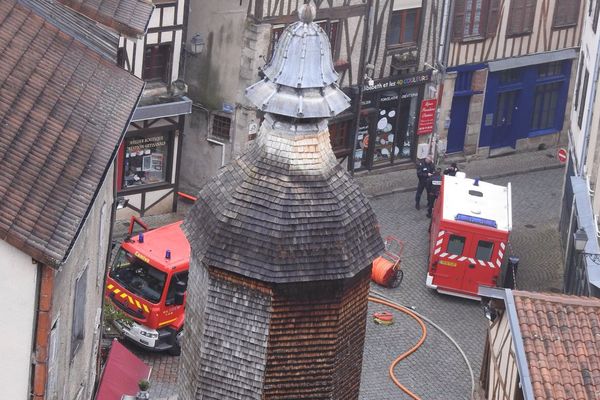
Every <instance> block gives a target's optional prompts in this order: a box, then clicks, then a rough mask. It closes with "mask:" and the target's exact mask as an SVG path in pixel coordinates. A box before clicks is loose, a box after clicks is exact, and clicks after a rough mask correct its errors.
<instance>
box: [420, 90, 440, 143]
mask: <svg viewBox="0 0 600 400" xmlns="http://www.w3.org/2000/svg"><path fill="white" fill-rule="evenodd" d="M436 108H437V99H429V100H423V101H422V102H421V111H420V112H419V125H418V127H417V135H426V134H428V133H431V132H433V125H434V124H435V110H436Z"/></svg>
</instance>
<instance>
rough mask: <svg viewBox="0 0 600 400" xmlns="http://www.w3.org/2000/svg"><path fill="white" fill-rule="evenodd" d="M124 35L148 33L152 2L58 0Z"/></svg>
mask: <svg viewBox="0 0 600 400" xmlns="http://www.w3.org/2000/svg"><path fill="white" fill-rule="evenodd" d="M58 1H59V2H61V3H63V4H65V5H67V6H69V7H71V8H72V9H74V10H77V11H79V12H80V13H82V14H84V15H86V16H87V17H89V18H91V19H93V20H95V21H98V22H100V23H102V24H104V25H107V26H110V27H111V28H114V29H116V30H117V31H119V32H120V33H122V34H125V35H129V36H140V35H143V34H144V33H146V28H147V27H148V22H149V21H150V16H151V15H152V10H154V6H153V5H152V2H151V1H150V0H58Z"/></svg>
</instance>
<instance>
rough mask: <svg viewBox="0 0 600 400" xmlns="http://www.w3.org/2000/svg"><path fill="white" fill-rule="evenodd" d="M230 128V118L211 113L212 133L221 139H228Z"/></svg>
mask: <svg viewBox="0 0 600 400" xmlns="http://www.w3.org/2000/svg"><path fill="white" fill-rule="evenodd" d="M230 130H231V118H229V117H224V116H222V115H213V122H212V135H213V136H216V137H218V138H221V139H225V140H229V132H230Z"/></svg>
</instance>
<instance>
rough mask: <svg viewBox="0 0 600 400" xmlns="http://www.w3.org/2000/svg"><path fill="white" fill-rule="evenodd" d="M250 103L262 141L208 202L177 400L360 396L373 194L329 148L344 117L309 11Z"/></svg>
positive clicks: (378, 246)
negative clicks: (332, 129) (334, 125)
mask: <svg viewBox="0 0 600 400" xmlns="http://www.w3.org/2000/svg"><path fill="white" fill-rule="evenodd" d="M298 14H299V17H300V21H298V22H296V23H293V24H291V25H289V26H288V27H287V28H286V29H285V30H284V32H283V33H282V34H281V37H280V39H279V42H278V44H277V47H276V49H275V52H274V55H273V58H272V60H271V61H270V62H269V64H268V65H266V66H265V68H264V74H265V77H264V79H263V80H261V81H260V82H257V83H256V84H254V85H252V86H250V87H249V88H248V89H247V91H246V95H247V96H248V98H249V99H250V101H252V102H253V103H254V104H255V105H256V106H257V107H258V108H259V109H261V110H263V111H264V112H265V113H266V114H265V118H264V122H263V123H262V125H261V128H260V131H259V134H258V137H257V139H256V140H255V141H254V142H253V143H252V145H251V146H250V147H249V149H248V150H247V151H246V152H245V153H243V154H242V155H241V156H240V157H239V158H237V159H235V160H234V161H232V162H231V163H230V164H229V165H227V166H226V167H224V168H222V169H221V171H220V173H219V174H218V175H217V176H216V177H215V178H214V179H213V180H212V181H211V182H209V183H208V184H207V185H206V186H205V187H204V188H203V189H202V191H201V192H200V195H199V200H198V201H197V202H196V204H195V205H194V207H193V208H192V210H191V211H190V213H189V214H188V216H187V218H186V221H185V224H184V230H185V232H186V234H187V236H188V239H189V241H190V245H191V249H192V256H191V260H190V275H189V283H188V298H187V306H186V307H187V308H186V327H185V338H184V342H183V348H182V356H181V357H182V359H181V365H180V381H179V387H180V393H179V397H180V399H184V400H192V399H194V400H198V399H244V400H245V399H301V398H309V397H310V398H327V399H340V400H341V399H343V400H352V399H358V393H359V386H360V376H361V367H362V353H363V344H364V336H365V323H366V312H367V297H368V292H369V280H370V273H371V265H372V261H373V259H374V258H376V257H377V256H378V255H379V254H380V253H381V252H382V251H383V242H382V240H381V237H380V235H379V232H378V230H377V221H376V218H375V214H374V213H373V211H372V209H371V207H370V205H369V203H368V201H367V199H366V197H365V196H364V194H363V193H362V192H361V190H360V189H359V187H358V185H356V184H355V183H354V182H353V181H352V178H351V177H350V175H349V174H348V173H347V172H346V170H345V169H344V167H343V166H342V165H340V164H339V163H338V162H337V160H336V158H335V155H334V154H333V151H332V149H331V145H330V141H329V131H328V128H327V119H328V118H330V117H332V116H334V115H336V114H338V113H340V112H341V111H343V110H344V109H346V108H347V107H348V106H349V99H348V98H347V97H346V96H345V95H344V94H343V93H342V92H341V90H340V89H339V87H338V86H337V84H336V81H337V79H338V76H337V74H336V72H335V70H334V68H333V63H332V59H331V50H330V44H329V41H328V38H327V35H326V34H325V32H324V31H323V30H322V29H321V28H320V27H319V26H318V25H316V24H315V23H313V19H314V17H315V14H316V13H315V7H314V5H312V2H311V3H309V4H306V5H303V6H301V7H300V9H299V12H298Z"/></svg>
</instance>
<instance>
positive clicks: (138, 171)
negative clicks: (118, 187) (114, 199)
mask: <svg viewBox="0 0 600 400" xmlns="http://www.w3.org/2000/svg"><path fill="white" fill-rule="evenodd" d="M170 137H171V132H160V133H153V134H143V135H141V134H128V135H127V137H126V138H125V154H124V164H123V188H131V187H136V186H142V185H151V184H160V183H164V182H166V180H167V174H166V170H167V168H166V167H167V161H168V157H169V155H170V154H171V152H170V149H169V147H170Z"/></svg>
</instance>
